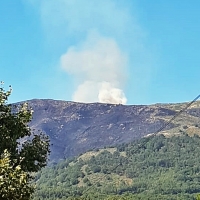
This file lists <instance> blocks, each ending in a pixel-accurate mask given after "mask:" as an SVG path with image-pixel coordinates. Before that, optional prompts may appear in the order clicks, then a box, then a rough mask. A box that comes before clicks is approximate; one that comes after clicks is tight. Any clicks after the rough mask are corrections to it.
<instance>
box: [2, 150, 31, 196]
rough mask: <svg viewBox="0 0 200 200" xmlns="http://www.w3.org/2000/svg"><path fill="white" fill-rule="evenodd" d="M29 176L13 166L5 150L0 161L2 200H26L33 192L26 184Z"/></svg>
mask: <svg viewBox="0 0 200 200" xmlns="http://www.w3.org/2000/svg"><path fill="white" fill-rule="evenodd" d="M30 179H31V177H30V175H29V174H28V173H27V172H24V171H23V170H22V169H21V166H20V165H17V166H15V167H14V166H13V164H12V162H11V160H10V154H9V153H8V151H7V150H5V151H4V153H3V154H2V156H1V159H0V195H1V199H2V200H28V199H29V198H30V195H31V194H32V193H33V191H34V186H33V185H32V184H28V183H29V182H30Z"/></svg>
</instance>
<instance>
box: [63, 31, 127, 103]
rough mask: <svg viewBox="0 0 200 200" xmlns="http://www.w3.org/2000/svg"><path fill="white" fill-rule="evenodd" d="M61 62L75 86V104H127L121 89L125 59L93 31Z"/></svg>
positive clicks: (113, 45) (113, 46)
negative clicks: (75, 83)
mask: <svg viewBox="0 0 200 200" xmlns="http://www.w3.org/2000/svg"><path fill="white" fill-rule="evenodd" d="M60 60H61V66H62V68H63V69H64V70H65V71H66V72H67V73H70V74H71V75H73V76H74V79H75V80H76V82H77V84H78V86H77V89H76V91H75V92H74V94H73V100H74V101H78V102H96V101H99V102H101V103H113V104H126V102H127V99H126V97H125V94H124V92H123V91H122V88H123V84H124V82H125V80H126V67H127V57H126V55H125V54H123V52H122V51H121V50H120V48H119V47H118V45H117V43H116V41H115V40H114V39H111V38H106V37H102V36H100V35H99V34H98V33H97V32H95V31H92V32H91V33H90V34H89V35H88V37H87V39H86V41H85V42H83V43H82V44H81V45H78V46H73V47H70V48H69V49H68V50H67V52H66V53H65V54H64V55H62V56H61V59H60Z"/></svg>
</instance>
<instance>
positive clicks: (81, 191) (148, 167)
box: [35, 133, 200, 200]
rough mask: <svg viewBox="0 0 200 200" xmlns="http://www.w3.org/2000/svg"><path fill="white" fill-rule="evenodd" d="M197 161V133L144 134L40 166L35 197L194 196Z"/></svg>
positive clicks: (198, 186) (198, 188) (199, 186)
mask: <svg viewBox="0 0 200 200" xmlns="http://www.w3.org/2000/svg"><path fill="white" fill-rule="evenodd" d="M199 163H200V138H199V136H197V135H195V136H194V137H189V136H188V135H187V134H184V133H183V134H182V135H180V136H172V137H170V138H166V137H164V136H163V135H159V136H154V137H148V138H144V139H142V140H140V141H139V142H133V143H131V144H123V145H120V146H118V147H117V148H109V149H104V150H96V152H91V156H84V155H82V156H80V157H77V158H74V159H73V160H65V161H62V162H60V163H59V164H57V165H55V166H51V167H48V168H46V169H44V170H43V171H42V172H39V173H38V174H37V179H36V182H37V191H36V193H35V199H39V198H40V199H41V200H45V199H49V200H53V199H95V198H97V199H120V198H121V199H169V200H172V199H181V200H183V199H196V196H197V194H198V193H200V165H199ZM116 195H119V196H116Z"/></svg>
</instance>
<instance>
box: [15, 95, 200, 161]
mask: <svg viewBox="0 0 200 200" xmlns="http://www.w3.org/2000/svg"><path fill="white" fill-rule="evenodd" d="M24 102H27V103H28V105H29V107H31V108H32V109H33V111H34V112H33V119H32V121H31V122H30V127H31V128H32V129H35V130H41V131H43V132H45V133H46V134H47V135H48V136H49V137H50V141H51V143H52V144H53V145H52V147H51V155H50V161H51V162H57V161H58V160H60V159H63V158H68V157H73V156H77V155H79V154H80V153H84V152H86V151H88V150H90V149H95V148H96V149H98V148H102V147H106V146H113V145H116V144H122V143H128V142H131V141H133V140H137V139H140V138H142V137H144V136H147V135H149V134H153V133H155V132H156V131H157V130H158V129H159V128H160V127H162V126H163V125H164V124H166V122H167V121H168V120H169V119H171V118H172V117H173V116H174V115H175V114H177V112H179V111H180V110H181V109H182V108H184V107H185V105H186V104H187V103H179V104H171V103H170V104H153V105H121V104H118V105H116V104H102V103H77V102H72V101H62V100H53V99H33V100H28V101H23V102H19V103H18V104H20V103H24ZM199 113H200V102H196V103H195V104H193V106H192V107H191V108H190V109H188V110H187V112H185V113H183V114H182V116H181V117H179V119H178V120H177V121H176V123H175V122H173V123H170V124H169V126H168V127H167V128H166V129H165V130H164V131H163V132H162V133H166V134H173V133H176V134H177V133H178V132H179V131H180V130H179V129H183V128H182V126H183V125H185V126H187V125H188V127H193V128H195V124H196V123H197V122H196V121H198V120H199V116H200V114H199ZM184 123H185V124H184ZM196 129H198V131H199V128H198V127H196Z"/></svg>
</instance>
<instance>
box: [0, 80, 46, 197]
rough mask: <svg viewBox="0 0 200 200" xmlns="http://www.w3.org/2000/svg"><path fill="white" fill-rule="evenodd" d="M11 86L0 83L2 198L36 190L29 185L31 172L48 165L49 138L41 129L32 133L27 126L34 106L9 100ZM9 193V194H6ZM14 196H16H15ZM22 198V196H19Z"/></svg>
mask: <svg viewBox="0 0 200 200" xmlns="http://www.w3.org/2000/svg"><path fill="white" fill-rule="evenodd" d="M11 91H12V90H11V88H10V89H9V90H8V91H5V90H4V88H3V84H2V83H1V86H0V155H3V157H2V158H1V161H0V162H1V177H3V179H2V178H1V189H0V197H1V199H3V198H4V199H10V196H13V197H14V196H15V195H16V196H17V195H18V193H19V191H21V195H22V196H24V194H26V195H25V196H26V198H22V199H28V196H30V194H31V193H32V192H33V190H32V189H33V188H32V187H31V186H29V181H30V179H31V173H32V172H37V171H39V170H40V169H41V168H42V167H44V166H46V164H47V158H48V154H49V152H50V150H49V139H48V137H47V136H46V135H44V134H43V133H41V132H38V133H33V132H32V131H31V129H30V127H29V126H28V124H29V122H30V121H31V119H32V110H31V109H29V108H28V104H27V103H24V104H22V105H19V104H15V105H11V104H8V97H9V96H10V94H11ZM6 193H7V197H6V196H5V194H6ZM13 199H14V198H13ZM16 199H20V198H16Z"/></svg>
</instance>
